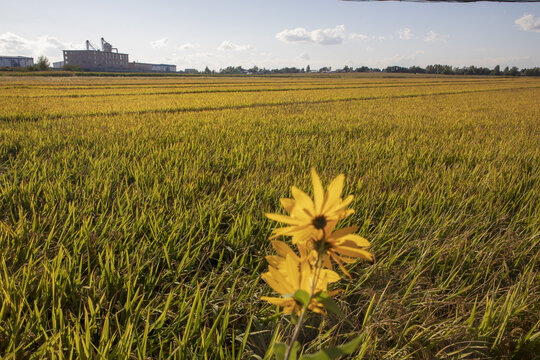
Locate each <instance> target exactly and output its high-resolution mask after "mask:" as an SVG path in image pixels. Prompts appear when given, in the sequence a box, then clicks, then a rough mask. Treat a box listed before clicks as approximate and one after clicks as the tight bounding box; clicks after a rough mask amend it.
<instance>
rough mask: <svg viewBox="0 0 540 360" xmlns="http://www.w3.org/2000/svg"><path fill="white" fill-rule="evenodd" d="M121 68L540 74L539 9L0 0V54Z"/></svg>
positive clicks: (329, 1)
mask: <svg viewBox="0 0 540 360" xmlns="http://www.w3.org/2000/svg"><path fill="white" fill-rule="evenodd" d="M101 37H104V38H105V40H107V41H108V42H109V43H111V44H112V45H113V46H114V47H116V48H118V50H119V52H121V53H127V54H129V60H130V61H137V62H151V63H167V64H175V65H177V68H178V69H179V70H182V69H185V68H195V69H199V70H203V69H204V68H205V67H206V66H208V67H209V68H210V69H214V70H219V69H221V68H225V67H227V66H242V67H244V68H251V67H253V66H255V65H256V66H258V67H259V68H267V69H273V68H281V67H293V66H294V67H298V68H305V67H307V66H308V65H310V67H311V69H318V68H320V67H323V66H331V67H332V68H333V69H338V68H343V67H344V66H345V65H347V66H352V67H359V66H369V67H378V68H385V67H387V66H394V65H397V66H406V67H408V66H412V65H419V66H426V65H429V64H445V65H452V66H459V67H463V66H470V65H475V66H485V67H489V68H493V67H494V66H495V65H500V66H501V67H505V66H517V67H519V68H526V67H537V66H540V3H513V4H505V3H491V2H490V3H488V2H479V3H418V2H394V1H383V2H349V1H339V0H265V1H262V0H231V1H224V0H207V1H201V0H176V1H173V0H153V1H148V0H145V1H139V0H129V1H125V0H109V1H103V0H93V1H91V2H87V1H84V2H78V1H58V0H50V1H47V2H43V1H39V2H38V1H35V0H26V1H8V0H0V56H11V55H19V56H32V57H34V58H35V59H37V57H38V56H40V55H44V56H46V57H47V58H48V59H49V60H50V61H51V62H54V61H60V60H62V50H63V49H84V48H85V41H86V40H90V42H92V43H93V44H94V46H96V47H97V46H98V45H100V39H101Z"/></svg>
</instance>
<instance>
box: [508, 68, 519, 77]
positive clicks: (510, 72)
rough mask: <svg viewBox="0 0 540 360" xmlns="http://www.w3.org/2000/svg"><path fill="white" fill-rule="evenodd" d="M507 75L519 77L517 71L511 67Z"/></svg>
mask: <svg viewBox="0 0 540 360" xmlns="http://www.w3.org/2000/svg"><path fill="white" fill-rule="evenodd" d="M508 75H510V76H518V75H520V73H519V69H518V68H517V67H515V66H512V68H511V69H510V70H509V71H508Z"/></svg>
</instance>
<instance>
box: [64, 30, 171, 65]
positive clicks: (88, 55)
mask: <svg viewBox="0 0 540 360" xmlns="http://www.w3.org/2000/svg"><path fill="white" fill-rule="evenodd" d="M64 65H76V66H78V67H80V68H81V69H84V70H92V71H134V72H138V71H140V72H176V65H168V64H147V63H138V62H131V63H130V62H129V55H128V54H122V53H119V52H118V49H117V48H114V47H113V46H112V45H111V44H109V43H108V42H107V41H105V39H103V38H101V49H96V48H95V47H94V46H93V45H92V44H91V43H90V41H88V40H86V50H64V61H63V64H62V66H64Z"/></svg>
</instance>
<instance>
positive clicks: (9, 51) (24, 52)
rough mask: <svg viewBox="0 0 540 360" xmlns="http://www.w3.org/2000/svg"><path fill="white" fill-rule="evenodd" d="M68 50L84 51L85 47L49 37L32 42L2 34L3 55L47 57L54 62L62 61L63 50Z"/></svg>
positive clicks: (1, 47)
mask: <svg viewBox="0 0 540 360" xmlns="http://www.w3.org/2000/svg"><path fill="white" fill-rule="evenodd" d="M68 49H72V50H73V49H83V45H82V43H81V44H80V45H74V44H72V43H65V42H61V41H60V40H58V39H57V38H55V37H52V36H49V35H43V36H40V37H38V38H37V39H35V40H32V39H27V38H23V37H22V36H19V35H17V34H14V33H11V32H6V33H3V34H0V53H1V54H2V55H19V56H32V57H38V56H40V55H45V56H47V57H50V58H51V59H52V60H54V59H61V58H62V57H63V55H62V50H68Z"/></svg>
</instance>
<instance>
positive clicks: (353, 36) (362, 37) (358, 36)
mask: <svg viewBox="0 0 540 360" xmlns="http://www.w3.org/2000/svg"><path fill="white" fill-rule="evenodd" d="M349 39H360V40H368V39H369V36H367V35H364V34H357V33H350V34H349Z"/></svg>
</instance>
